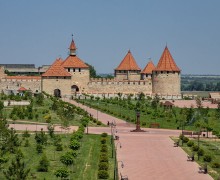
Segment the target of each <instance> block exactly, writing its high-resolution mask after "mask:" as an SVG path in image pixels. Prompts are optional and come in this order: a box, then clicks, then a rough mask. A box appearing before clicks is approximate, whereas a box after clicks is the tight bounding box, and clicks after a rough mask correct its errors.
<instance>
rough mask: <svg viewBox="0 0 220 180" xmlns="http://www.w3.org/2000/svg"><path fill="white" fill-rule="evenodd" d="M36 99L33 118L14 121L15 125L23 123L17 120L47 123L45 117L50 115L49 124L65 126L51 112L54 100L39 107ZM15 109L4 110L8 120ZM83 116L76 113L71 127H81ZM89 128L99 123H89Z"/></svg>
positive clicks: (45, 100)
mask: <svg viewBox="0 0 220 180" xmlns="http://www.w3.org/2000/svg"><path fill="white" fill-rule="evenodd" d="M35 101H36V99H35V98H34V103H33V118H32V119H28V118H27V117H25V118H24V119H18V118H16V119H15V120H13V123H15V124H21V123H22V122H19V121H18V122H16V120H24V121H27V123H28V122H37V123H39V124H41V123H47V122H46V119H45V116H47V115H50V116H51V121H50V122H48V123H52V124H63V121H62V120H61V118H60V117H59V116H58V115H57V113H56V112H55V111H53V110H51V106H52V104H53V102H52V100H50V99H49V98H44V103H43V105H37V104H36V102H35ZM12 109H13V106H9V107H5V108H4V114H5V115H6V117H7V119H8V120H11V119H10V118H9V115H10V114H11V112H12ZM81 118H82V116H81V115H78V114H77V113H75V117H74V118H73V119H71V120H69V121H68V124H69V125H74V126H79V125H80V124H81V121H80V120H81ZM89 126H98V125H97V123H94V122H93V121H89Z"/></svg>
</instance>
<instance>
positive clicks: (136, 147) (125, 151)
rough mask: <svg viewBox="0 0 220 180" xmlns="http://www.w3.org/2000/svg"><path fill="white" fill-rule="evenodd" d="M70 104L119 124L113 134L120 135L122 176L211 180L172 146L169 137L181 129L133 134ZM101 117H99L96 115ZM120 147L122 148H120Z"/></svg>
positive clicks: (127, 126)
mask: <svg viewBox="0 0 220 180" xmlns="http://www.w3.org/2000/svg"><path fill="white" fill-rule="evenodd" d="M70 102H71V103H73V104H75V105H77V106H79V107H81V108H83V109H85V110H86V111H88V112H89V113H91V114H92V115H93V116H94V117H98V119H99V121H102V122H103V123H105V124H107V122H108V121H109V122H114V123H116V129H117V130H116V129H114V130H113V131H114V132H117V133H116V134H117V135H118V136H119V141H115V147H116V149H117V159H118V161H123V163H124V165H125V166H124V168H123V169H122V168H121V167H120V162H118V167H119V173H121V174H122V175H127V176H128V178H129V180H197V179H198V180H211V179H212V177H211V176H209V175H208V174H200V173H198V164H197V163H196V162H188V161H187V154H186V153H185V152H184V151H183V150H182V149H181V148H180V147H173V141H172V140H171V139H170V136H179V134H180V131H179V130H165V129H147V128H146V129H145V130H146V132H144V133H134V132H130V130H132V129H134V126H133V127H132V126H131V125H130V124H128V123H126V122H125V121H123V120H120V119H118V118H115V117H112V116H110V115H107V114H105V113H102V112H100V111H97V110H94V109H91V108H88V107H86V106H83V105H81V104H78V103H76V102H74V101H70ZM97 114H98V115H97ZM88 131H89V133H95V134H101V133H103V132H107V133H109V134H111V128H110V127H89V130H88ZM120 145H121V146H122V147H121V148H120Z"/></svg>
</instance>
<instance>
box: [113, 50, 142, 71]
mask: <svg viewBox="0 0 220 180" xmlns="http://www.w3.org/2000/svg"><path fill="white" fill-rule="evenodd" d="M115 70H141V69H140V68H139V67H138V65H137V63H136V61H135V59H134V57H133V56H132V54H131V51H130V50H129V51H128V53H127V54H126V56H125V57H124V59H123V60H122V62H121V63H120V64H119V66H118V67H117V68H116V69H115Z"/></svg>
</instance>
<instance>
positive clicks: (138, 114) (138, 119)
mask: <svg viewBox="0 0 220 180" xmlns="http://www.w3.org/2000/svg"><path fill="white" fill-rule="evenodd" d="M136 119H137V120H136V129H134V130H131V132H145V131H144V130H142V129H141V127H140V111H136Z"/></svg>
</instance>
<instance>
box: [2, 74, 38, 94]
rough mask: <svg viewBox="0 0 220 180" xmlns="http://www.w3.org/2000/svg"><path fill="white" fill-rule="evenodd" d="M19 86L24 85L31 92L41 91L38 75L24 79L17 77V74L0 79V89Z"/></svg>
mask: <svg viewBox="0 0 220 180" xmlns="http://www.w3.org/2000/svg"><path fill="white" fill-rule="evenodd" d="M20 87H25V88H26V89H28V90H32V91H33V92H39V91H41V79H40V77H37V78H31V77H28V79H25V77H22V76H21V78H18V76H6V78H2V79H0V90H1V91H2V90H15V91H16V90H18V89H19V88H20Z"/></svg>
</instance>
